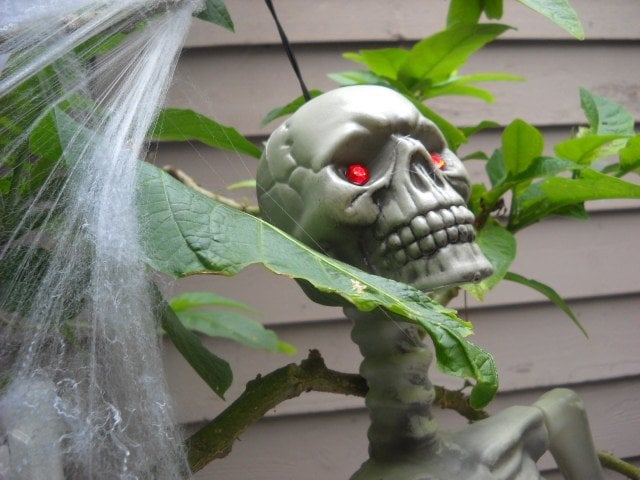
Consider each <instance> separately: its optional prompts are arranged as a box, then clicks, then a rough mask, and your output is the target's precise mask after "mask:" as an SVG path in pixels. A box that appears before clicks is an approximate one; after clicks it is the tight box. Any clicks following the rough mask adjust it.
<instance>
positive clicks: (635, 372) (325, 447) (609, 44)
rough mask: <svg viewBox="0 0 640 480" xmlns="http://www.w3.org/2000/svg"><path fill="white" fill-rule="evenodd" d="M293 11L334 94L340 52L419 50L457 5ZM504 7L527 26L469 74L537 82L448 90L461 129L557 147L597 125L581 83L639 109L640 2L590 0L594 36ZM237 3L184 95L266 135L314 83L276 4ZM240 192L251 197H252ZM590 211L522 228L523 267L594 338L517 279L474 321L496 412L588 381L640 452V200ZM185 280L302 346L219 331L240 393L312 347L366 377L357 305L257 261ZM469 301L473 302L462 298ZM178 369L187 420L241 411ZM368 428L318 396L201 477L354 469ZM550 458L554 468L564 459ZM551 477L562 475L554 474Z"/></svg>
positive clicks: (186, 160) (288, 410)
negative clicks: (477, 96)
mask: <svg viewBox="0 0 640 480" xmlns="http://www.w3.org/2000/svg"><path fill="white" fill-rule="evenodd" d="M276 3H277V5H276V6H277V8H278V10H279V12H280V16H281V20H282V22H283V24H284V26H285V29H286V30H287V32H288V33H289V35H290V37H291V39H292V41H293V42H294V48H295V51H296V53H297V54H298V57H299V61H300V64H301V68H302V71H303V73H304V76H305V79H306V80H307V84H308V85H309V86H310V87H313V88H320V89H330V88H333V87H334V84H332V82H331V81H330V80H329V79H328V78H327V77H326V74H327V73H328V72H337V71H341V70H345V69H352V68H356V66H355V64H351V63H350V62H347V61H346V60H344V59H342V58H341V56H340V54H341V52H344V51H354V50H357V49H360V48H366V47H370V46H381V45H408V44H410V42H411V41H414V40H416V39H418V38H420V37H421V36H424V35H427V34H429V33H430V32H433V31H435V30H436V29H437V28H438V27H439V26H440V25H441V24H442V23H443V21H444V17H445V12H446V6H447V3H448V2H446V1H444V0H430V1H425V0H402V1H401V0H397V1H390V0H387V1H383V0H376V1H367V2H365V1H352V2H343V1H339V0H324V1H315V2H306V1H304V2H303V1H300V0H280V1H278V2H276ZM505 3H506V8H507V13H506V16H505V19H504V21H505V23H511V24H513V25H516V26H517V27H518V30H513V31H511V32H509V33H508V34H507V35H506V36H505V39H504V40H501V41H499V42H498V43H497V44H495V45H492V46H490V47H488V48H487V49H486V50H485V51H483V52H481V53H480V54H478V55H477V57H476V58H474V59H473V60H472V62H471V63H470V64H469V66H468V68H465V72H474V71H506V72H510V73H517V74H520V75H523V76H525V77H527V79H528V81H527V83H525V84H519V83H515V84H498V85H493V86H492V87H491V88H492V89H493V91H495V92H496V94H497V95H496V96H497V98H498V101H497V102H496V103H495V104H491V105H487V104H483V103H481V102H478V101H474V100H464V99H450V100H446V101H442V100H438V102H434V107H435V108H436V109H437V110H438V111H440V112H441V113H442V114H443V115H445V116H446V117H448V118H449V119H451V120H453V121H454V122H456V123H458V124H473V123H475V122H477V121H479V120H482V119H485V118H488V119H493V120H496V121H499V122H501V123H503V124H504V123H506V122H508V121H510V120H511V119H513V118H515V117H521V118H524V119H526V120H527V121H529V122H531V123H533V124H535V125H537V126H538V127H540V128H541V129H542V130H543V132H544V133H545V138H547V139H548V143H549V145H548V146H547V150H548V151H551V149H552V146H553V144H554V143H556V142H557V141H559V140H560V139H562V138H566V136H567V135H568V133H569V131H570V129H571V128H572V127H573V126H574V125H576V124H579V123H582V122H584V117H583V115H582V112H581V110H580V106H579V99H578V87H579V86H584V87H587V88H589V89H592V90H594V91H596V92H597V93H600V94H602V95H606V96H609V97H611V98H614V99H616V100H619V101H620V102H622V103H624V104H625V105H626V106H627V107H628V108H629V109H630V110H631V111H632V112H633V114H634V115H635V116H636V118H640V82H639V80H638V79H639V78H640V61H639V59H640V43H639V41H640V22H639V21H638V20H640V3H638V2H637V1H636V0H613V1H610V2H600V1H597V0H574V1H573V2H572V3H573V4H574V5H575V7H576V9H577V10H578V12H579V14H580V15H581V17H582V19H583V21H584V23H585V27H586V30H587V36H588V40H587V41H586V42H582V43H578V42H575V41H572V40H571V39H569V38H568V36H567V35H566V34H565V33H564V32H562V31H561V30H559V29H557V28H555V27H554V26H553V25H551V24H550V23H548V22H546V21H545V20H543V19H542V18H539V17H538V16H536V15H534V14H532V13H530V12H529V11H528V10H526V9H525V8H523V7H522V6H520V5H519V4H517V3H516V2H514V1H513V0H509V1H507V2H505ZM227 4H228V6H229V8H230V10H231V13H232V15H233V16H234V20H235V21H236V24H237V33H236V34H230V33H227V32H224V31H222V30H221V29H219V28H215V27H211V26H209V25H207V24H204V23H198V24H196V25H194V28H193V31H192V34H191V36H190V38H189V41H188V45H189V48H188V49H186V50H185V52H184V54H183V56H182V59H181V61H180V64H179V66H178V70H177V75H176V80H175V83H174V86H173V88H172V90H171V92H170V100H169V103H170V104H171V105H177V106H181V107H190V108H194V109H196V110H198V111H200V112H203V113H205V114H207V115H210V116H212V117H213V118H215V119H217V120H218V121H220V122H222V123H227V124H230V125H234V126H236V127H237V128H238V129H239V130H241V131H242V132H243V133H245V134H249V135H251V136H252V137H253V138H254V139H255V140H256V141H261V140H262V139H264V136H265V135H266V134H268V132H269V131H270V129H271V128H273V125H271V126H269V127H267V128H261V127H260V126H259V122H260V119H261V118H262V117H263V116H264V114H265V113H266V112H267V111H269V110H270V109H272V108H274V107H276V106H279V105H282V104H284V103H286V102H288V101H289V100H290V99H292V98H293V97H295V96H298V95H299V91H298V87H297V83H296V81H295V78H294V77H293V74H292V73H291V70H290V68H289V67H288V64H287V60H286V57H285V55H284V54H283V52H282V50H281V48H280V46H279V45H278V39H277V36H276V35H275V29H274V27H273V25H272V23H271V20H270V18H269V17H268V13H267V10H266V8H265V7H264V4H263V3H262V2H261V1H259V0H227ZM498 142H499V134H498V133H496V132H487V133H483V134H482V135H479V136H478V137H477V138H476V139H474V140H473V142H472V144H471V145H468V146H465V147H464V148H463V149H462V152H463V153H464V152H470V151H473V150H476V149H479V148H480V149H484V150H488V151H490V150H492V149H493V148H495V145H497V144H498ZM157 163H158V164H167V163H171V164H174V165H176V166H178V167H180V168H182V169H184V170H186V171H187V172H189V173H190V174H191V175H192V176H194V177H195V178H196V179H197V180H198V181H199V182H200V183H201V184H203V185H204V186H206V187H208V188H211V189H213V190H216V191H223V190H224V188H225V186H226V185H228V184H229V183H231V182H234V181H238V180H243V179H246V178H249V177H252V176H253V174H254V172H255V168H256V162H255V160H253V159H249V158H243V157H242V156H240V155H237V154H234V153H229V152H220V151H214V150H212V149H209V148H206V147H203V146H201V145H197V144H195V145H194V144H191V145H186V144H165V145H162V146H161V148H160V150H159V152H158V154H157ZM469 168H470V170H471V171H472V173H473V174H474V176H475V178H476V179H482V178H483V173H482V169H483V165H482V164H479V163H471V164H470V165H469ZM231 195H235V196H236V197H237V198H241V197H242V196H243V195H248V193H247V192H234V193H233V194H231ZM589 208H590V211H591V212H592V218H591V220H590V221H588V222H579V221H575V220H567V219H553V220H550V221H547V222H545V223H543V224H540V225H536V226H534V227H532V228H530V229H528V230H526V231H525V232H523V233H522V235H521V237H520V240H519V242H520V243H519V251H520V255H519V257H518V259H517V260H516V263H515V265H514V266H513V271H516V272H518V273H520V274H522V275H526V276H529V277H533V278H536V279H539V280H541V281H543V282H546V283H549V284H551V285H552V286H554V287H556V289H557V290H558V291H559V292H560V293H561V294H562V295H563V296H565V298H567V299H569V301H570V303H571V306H572V308H574V309H575V311H576V313H577V314H578V316H579V318H580V320H581V322H582V323H583V324H584V325H585V327H586V328H587V329H588V331H589V334H590V338H589V339H585V338H584V337H583V336H582V335H581V334H580V332H579V331H578V330H577V328H575V326H573V325H572V323H571V321H570V320H569V319H568V318H566V317H565V316H564V315H563V314H562V313H561V312H560V311H559V310H557V309H556V308H555V307H553V306H552V305H550V304H548V303H547V302H545V301H544V299H543V298H541V297H540V296H539V295H537V294H536V293H535V292H533V291H530V290H527V289H524V288H522V287H518V286H516V285H513V284H512V285H508V284H505V285H503V286H500V287H499V288H498V289H496V291H495V292H493V293H492V294H490V295H489V297H488V298H487V300H486V302H484V303H483V304H478V303H477V302H474V301H472V300H471V299H469V301H468V309H467V311H466V312H465V314H466V315H467V317H468V318H469V319H470V320H472V321H473V322H474V323H475V325H476V332H477V334H476V337H475V342H476V343H478V344H480V345H482V346H483V347H485V348H487V349H488V350H489V351H491V352H492V353H494V355H495V357H496V361H497V363H498V367H499V370H500V374H501V387H502V393H501V394H500V395H499V397H498V399H497V400H496V401H495V403H494V404H493V405H492V407H491V409H492V411H496V410H499V409H501V408H504V407H506V406H508V405H513V404H527V403H531V402H532V401H534V399H535V398H536V397H537V396H538V395H540V394H541V393H542V392H544V391H546V390H547V389H549V388H551V387H553V386H557V385H568V386H571V387H572V388H574V389H576V390H577V391H578V392H579V393H580V394H581V395H582V396H583V398H584V400H585V403H586V405H587V408H588V410H589V413H590V415H591V419H592V426H593V430H594V435H595V438H596V444H597V446H598V448H600V449H607V450H611V451H613V452H614V453H615V454H617V455H619V456H622V457H625V458H629V459H632V460H635V461H637V460H638V459H640V434H639V432H640V313H639V312H640V287H639V286H638V285H639V281H638V271H639V270H640V255H638V253H637V252H638V238H640V204H639V203H638V202H628V201H623V202H603V203H600V204H593V205H590V206H589ZM169 287H172V288H173V289H174V290H176V291H193V290H203V289H206V290H213V291H215V292H218V293H221V294H225V295H229V296H232V297H235V298H238V299H241V300H243V301H246V302H248V303H250V304H252V305H253V306H255V307H256V308H258V309H259V310H260V314H259V319H260V320H262V321H263V322H264V323H265V324H267V325H269V326H271V327H272V328H274V329H275V330H276V331H277V332H278V334H279V335H280V336H281V337H282V338H283V339H284V340H287V341H289V342H292V343H294V344H295V345H296V346H298V347H299V349H300V352H301V353H300V355H298V357H296V358H294V359H290V358H285V357H282V356H276V355H272V354H268V353H264V352H259V351H253V350H249V349H246V348H243V347H239V346H237V345H235V344H231V343H228V342H224V341H217V340H207V344H208V345H209V346H210V347H211V348H212V349H213V350H215V351H216V353H218V354H219V355H221V356H222V357H224V358H226V359H227V360H229V361H230V362H231V364H232V367H233V368H234V373H235V376H236V379H235V382H234V386H233V387H232V389H231V391H230V392H229V395H228V398H229V400H232V399H233V398H235V397H236V396H237V395H238V394H239V392H241V391H242V388H243V385H244V384H245V383H246V381H248V380H250V379H251V378H253V377H254V376H255V375H256V374H257V373H267V372H269V371H271V370H273V369H275V368H277V367H279V366H281V365H283V364H285V363H288V362H290V361H292V360H299V359H300V358H302V357H303V356H305V355H306V351H307V350H308V349H309V348H319V349H320V351H321V352H322V354H323V355H324V357H325V359H326V361H327V364H328V365H329V366H330V367H332V368H335V369H338V370H343V371H352V372H353V371H356V370H357V368H358V364H359V354H358V352H357V350H356V348H355V346H354V345H353V344H352V343H351V341H350V340H349V329H350V327H349V323H348V322H347V321H346V320H345V319H344V318H343V317H342V313H341V311H340V310H339V309H332V308H328V307H321V306H318V305H314V304H312V303H311V302H309V301H308V300H307V299H306V297H304V295H303V294H302V293H300V292H299V290H298V289H297V287H296V285H295V284H294V283H293V282H292V281H290V280H287V279H283V278H275V277H273V275H271V274H269V273H266V272H265V271H263V270H261V269H260V268H250V269H248V270H247V271H245V272H243V273H242V274H240V275H239V276H237V277H235V278H231V279H227V278H218V277H199V278H195V277H194V278H189V279H185V280H183V281H180V282H179V283H177V284H173V285H171V284H169V286H168V288H169ZM455 306H456V307H458V308H462V307H463V303H462V299H458V300H457V301H456V303H455ZM166 364H167V369H168V374H169V382H170V385H171V387H172V389H173V391H174V393H175V396H176V399H177V403H178V412H179V419H180V421H181V422H183V423H185V424H195V423H197V422H201V421H205V420H206V419H209V418H211V417H212V416H214V415H215V414H216V413H218V412H219V411H221V410H222V409H223V408H224V403H223V402H222V401H220V400H218V399H217V398H215V396H214V395H212V394H210V393H209V392H208V391H207V389H206V387H205V386H204V385H203V383H202V382H201V381H200V380H199V379H198V378H197V376H196V375H195V374H194V373H192V372H191V371H190V370H189V368H188V366H186V364H185V363H184V361H183V360H182V359H181V358H180V357H179V355H178V354H177V353H176V352H175V351H174V350H173V349H172V348H171V347H170V346H168V347H167V352H166ZM433 377H434V380H435V381H436V382H439V383H442V384H445V385H448V386H451V387H455V386H457V385H458V384H459V382H457V381H455V380H453V379H451V378H446V377H444V376H442V375H440V374H438V373H437V372H434V374H433ZM442 423H443V424H444V425H448V426H452V425H460V424H461V420H460V419H459V418H457V417H456V416H455V415H454V414H452V413H451V412H444V411H443V412H442ZM366 428H367V417H366V411H365V409H364V408H363V403H362V400H361V399H358V398H349V397H342V396H337V395H326V394H307V395H305V396H303V397H301V398H298V399H294V400H290V401H288V402H286V403H285V404H282V405H281V406H280V407H278V408H277V409H276V411H273V412H270V413H269V415H268V417H267V418H266V419H264V420H263V421H261V422H259V423H258V424H257V425H255V426H253V427H252V428H251V429H250V430H249V431H247V432H246V434H244V435H243V436H242V441H240V442H238V443H237V445H236V446H235V447H234V450H233V452H232V454H231V455H230V456H229V457H228V458H226V459H224V460H221V461H217V462H214V463H213V464H211V466H210V467H208V468H207V469H206V470H205V471H203V472H202V473H201V474H199V475H198V478H201V479H214V478H215V479H221V480H236V479H237V480H248V479H265V480H267V479H269V480H271V479H274V480H275V479H295V480H311V479H325V480H326V479H343V478H348V477H349V475H350V474H351V473H352V472H353V471H355V470H356V469H357V467H358V465H359V464H360V463H361V462H362V461H363V460H364V459H365V457H366V439H365V432H366ZM541 465H542V467H543V468H544V469H547V470H550V469H553V464H552V462H551V460H550V459H548V458H544V459H543V460H542V461H541ZM548 478H549V479H556V478H559V477H558V476H557V474H555V473H553V472H552V471H549V473H548ZM610 478H620V477H616V476H613V475H612V476H611V477H610Z"/></svg>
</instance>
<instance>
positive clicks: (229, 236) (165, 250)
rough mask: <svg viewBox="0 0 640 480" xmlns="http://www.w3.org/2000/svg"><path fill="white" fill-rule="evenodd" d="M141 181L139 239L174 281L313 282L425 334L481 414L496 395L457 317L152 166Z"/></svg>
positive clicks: (487, 362)
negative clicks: (266, 275)
mask: <svg viewBox="0 0 640 480" xmlns="http://www.w3.org/2000/svg"><path fill="white" fill-rule="evenodd" d="M139 175H140V178H139V189H138V193H139V197H138V205H139V211H140V215H141V217H142V218H141V225H142V226H143V228H144V231H143V232H142V235H141V238H143V239H144V240H145V244H144V248H145V250H146V254H147V257H148V259H149V262H150V264H151V266H152V267H154V268H155V269H157V270H159V271H161V272H164V273H167V274H170V275H174V276H185V275H190V274H195V273H218V274H223V275H233V274H235V273H237V272H239V271H240V270H242V269H243V268H244V267H246V266H248V265H251V264H262V265H264V266H265V267H266V268H268V269H270V270H271V271H273V272H275V273H278V274H282V275H287V276H289V277H292V278H297V279H303V280H304V281H308V282H309V283H310V284H312V285H313V286H314V287H315V288H316V289H317V290H319V291H321V292H323V293H324V294H327V295H329V294H332V295H335V296H336V297H337V298H343V299H344V300H346V301H348V302H350V303H352V304H354V305H355V306H356V307H357V308H359V309H360V310H363V311H370V310H372V309H374V308H377V307H383V308H385V309H386V310H388V311H389V312H391V313H393V314H397V315H400V316H402V317H403V318H404V319H406V320H407V321H410V322H413V323H416V324H418V325H420V326H422V327H423V328H424V329H425V330H426V332H427V333H428V334H429V335H430V337H431V339H432V340H433V342H434V345H435V349H436V358H437V360H438V365H439V367H440V368H441V369H442V370H443V371H444V372H445V373H448V374H452V375H457V376H461V377H468V378H473V379H475V380H476V382H477V383H476V385H475V387H474V390H473V393H472V402H473V405H474V406H475V407H481V406H482V405H485V404H486V403H487V402H489V401H490V400H491V398H492V397H493V395H494V394H495V391H496V389H497V384H498V379H497V374H496V370H495V364H494V361H493V359H492V357H491V355H490V354H488V353H487V352H485V351H483V350H482V349H480V348H478V347H477V346H475V345H473V344H471V343H470V342H468V341H467V340H465V337H466V336H468V335H469V334H471V333H472V328H471V325H470V324H469V323H467V322H464V321H463V320H461V319H460V318H458V317H457V315H456V314H455V312H454V311H453V310H450V309H447V308H444V307H442V306H440V305H438V304H435V303H434V302H433V301H432V300H430V299H429V298H428V297H427V296H426V295H425V294H423V293H422V292H419V291H417V290H415V289H414V288H412V287H409V286H408V285H405V284H401V283H398V282H394V281H392V280H388V279H385V278H381V277H377V276H375V275H371V274H368V273H366V272H362V271H360V270H358V269H356V268H354V267H351V266H350V265H347V264H344V263H342V262H339V261H337V260H335V259H332V258H329V257H326V256H323V255H321V254H320V253H318V252H316V251H314V250H312V249H310V248H309V247H307V246H305V245H303V244H301V243H300V242H298V241H297V240H295V239H293V238H291V237H289V236H288V235H286V234H285V233H283V232H281V231H280V230H278V229H277V228H275V227H274V226H272V225H270V224H269V223H266V222H264V221H262V220H260V219H258V218H256V217H253V216H251V215H247V214H245V213H243V212H240V211H238V210H235V209H233V208H230V207H227V206H225V205H223V204H220V203H218V202H215V201H214V200H211V199H209V198H207V197H204V196H202V195H200V194H198V193H197V192H195V191H193V190H191V189H189V188H188V187H186V186H185V185H183V184H181V183H180V182H178V181H177V180H175V179H173V178H172V177H170V176H169V175H167V174H166V173H164V172H163V171H162V170H159V169H157V168H155V167H153V166H151V165H149V164H141V167H140V173H139Z"/></svg>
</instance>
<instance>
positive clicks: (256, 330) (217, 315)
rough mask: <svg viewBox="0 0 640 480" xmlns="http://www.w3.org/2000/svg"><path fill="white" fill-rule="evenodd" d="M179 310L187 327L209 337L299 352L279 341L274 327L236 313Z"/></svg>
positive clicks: (258, 346) (286, 351)
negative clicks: (268, 327) (265, 325)
mask: <svg viewBox="0 0 640 480" xmlns="http://www.w3.org/2000/svg"><path fill="white" fill-rule="evenodd" d="M176 313H177V315H178V318H179V319H180V321H181V322H182V324H183V325H184V326H185V327H186V328H188V329H189V330H194V331H197V332H200V333H204V334H205V335H208V336H210V337H222V338H227V339H229V340H234V341H236V342H238V343H241V344H242V345H245V346H247V347H251V348H261V349H264V350H268V351H269V352H274V353H275V352H280V353H290V352H291V351H296V348H295V347H293V346H292V345H289V344H287V343H285V342H282V341H279V340H278V336H277V335H276V333H275V332H274V331H273V330H269V329H267V328H264V326H263V325H262V324H261V323H259V322H256V321H255V320H253V319H251V318H248V317H246V316H244V315H240V314H238V313H235V312H226V311H220V310H193V309H188V310H183V311H181V312H176ZM281 348H282V350H281ZM283 350H284V351H283Z"/></svg>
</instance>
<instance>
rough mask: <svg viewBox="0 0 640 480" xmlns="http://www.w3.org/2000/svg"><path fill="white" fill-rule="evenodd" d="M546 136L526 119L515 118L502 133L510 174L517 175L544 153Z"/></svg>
mask: <svg viewBox="0 0 640 480" xmlns="http://www.w3.org/2000/svg"><path fill="white" fill-rule="evenodd" d="M543 149H544V138H543V136H542V134H541V133H540V131H539V130H538V129H537V128H535V127H534V126H532V125H529V124H528V123H527V122H525V121H524V120H520V119H517V120H514V121H513V122H511V124H509V126H508V127H507V128H506V129H505V130H504V132H503V133H502V152H503V155H504V161H505V165H506V168H507V172H508V173H509V175H516V174H518V173H520V172H522V171H524V170H526V169H527V168H529V166H530V165H531V163H532V162H533V160H534V159H535V158H536V157H539V156H540V155H542V151H543Z"/></svg>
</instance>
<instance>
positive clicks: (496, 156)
mask: <svg viewBox="0 0 640 480" xmlns="http://www.w3.org/2000/svg"><path fill="white" fill-rule="evenodd" d="M485 171H486V172H487V176H488V177H489V181H490V182H491V186H492V187H496V186H497V185H500V184H501V183H502V182H504V181H505V180H506V178H507V166H506V165H505V163H504V155H503V154H502V150H501V149H499V148H498V149H496V150H494V151H493V154H492V155H491V158H489V161H488V162H487V164H486V165H485Z"/></svg>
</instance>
